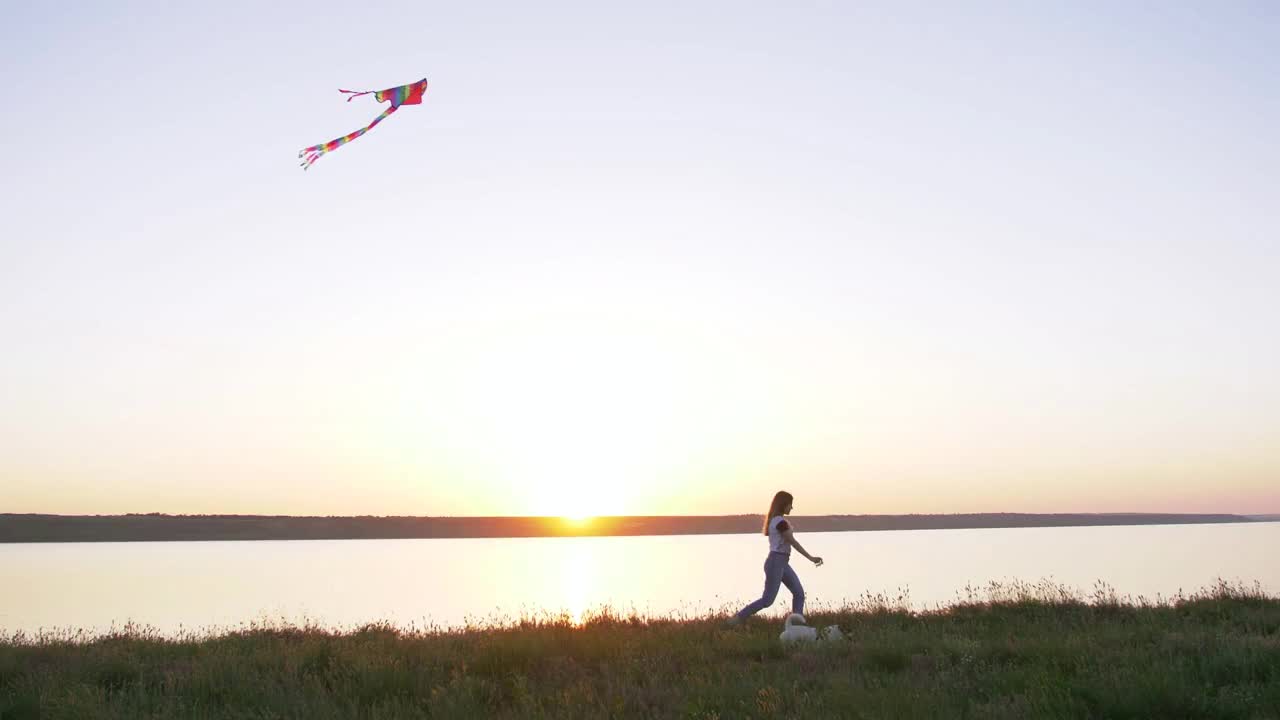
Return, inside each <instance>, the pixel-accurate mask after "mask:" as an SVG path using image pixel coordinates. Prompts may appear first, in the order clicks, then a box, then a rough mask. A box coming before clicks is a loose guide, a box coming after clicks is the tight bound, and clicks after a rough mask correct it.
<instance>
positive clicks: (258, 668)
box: [0, 582, 1280, 720]
mask: <svg viewBox="0 0 1280 720" xmlns="http://www.w3.org/2000/svg"><path fill="white" fill-rule="evenodd" d="M722 620H723V617H722V616H716V615H708V616H702V617H692V618H687V617H686V618H655V617H643V616H640V615H638V614H636V613H615V612H613V611H610V610H609V609H607V608H606V609H600V610H597V611H595V612H593V613H591V614H589V615H588V616H586V617H585V618H583V620H582V622H577V623H575V622H574V621H573V619H572V618H571V617H570V616H568V615H564V614H562V615H551V614H543V615H526V616H524V617H519V618H513V619H510V620H508V621H505V622H486V623H472V624H470V625H468V626H465V627H461V628H447V629H446V628H427V629H416V628H408V629H406V628H400V627H396V626H393V625H391V624H388V623H373V624H369V625H366V626H363V627H359V628H350V629H343V630H333V629H327V628H324V627H320V626H314V625H291V624H287V623H256V624H248V625H245V626H242V627H240V628H236V629H231V630H221V631H218V632H186V633H181V634H179V635H178V636H168V635H163V634H161V633H159V632H157V631H155V630H153V629H149V628H142V627H136V626H126V627H125V628H122V629H120V630H118V631H114V632H110V633H107V634H103V635H92V634H89V633H83V632H81V633H76V632H58V633H43V634H37V635H27V634H22V633H17V634H12V635H10V636H9V637H5V638H0V719H3V720H10V719H11V718H12V719H24V718H215V717H231V718H306V720H323V719H325V718H370V719H373V718H401V717H403V718H468V717H477V718H608V717H617V718H702V719H704V720H710V719H712V718H828V717H849V718H855V717H866V718H875V717H910V718H916V717H920V718H932V717H937V718H997V719H998V718H1023V717H1047V718H1058V717H1061V718H1076V717H1098V718H1166V717H1169V718H1175V717H1204V718H1280V598H1275V597H1271V596H1269V595H1267V594H1266V593H1264V592H1263V591H1262V589H1261V588H1260V587H1258V586H1256V585H1255V586H1251V587H1250V586H1242V585H1233V584H1230V583H1225V582H1220V583H1219V584H1218V585H1216V586H1214V587H1211V588H1207V589H1205V590H1202V591H1199V592H1196V593H1193V594H1190V595H1182V594H1181V593H1180V594H1178V595H1177V596H1175V597H1172V598H1157V599H1154V600H1147V599H1144V598H1130V597H1118V596H1117V595H1116V594H1115V592H1114V591H1113V590H1111V589H1110V588H1108V587H1106V586H1105V585H1099V586H1097V587H1095V589H1094V592H1093V593H1092V594H1090V595H1081V594H1079V593H1076V592H1074V591H1072V590H1070V589H1067V588H1063V587H1061V586H1058V585H1056V584H1054V583H1051V582H1043V583H1038V584H1026V583H1018V582H1009V583H994V584H992V585H990V586H987V587H984V588H966V589H965V590H964V591H962V593H961V595H960V596H959V597H958V599H957V602H956V603H954V604H952V605H950V606H947V607H939V608H935V609H932V610H926V611H913V610H912V609H911V608H910V603H909V601H908V599H907V596H906V593H905V592H903V593H900V594H898V595H897V596H892V595H886V594H879V595H864V596H863V597H862V598H859V599H857V600H854V601H852V602H848V603H845V604H844V605H842V606H840V607H831V608H821V609H818V610H817V611H815V612H813V613H812V614H811V615H810V617H809V620H810V623H811V624H814V625H832V624H835V625H839V626H840V627H841V628H842V630H843V631H844V633H845V635H846V639H845V640H843V641H840V642H834V643H823V644H817V645H812V646H806V647H801V648H797V649H791V650H788V649H785V648H783V646H782V645H781V644H780V643H779V642H778V638H777V634H778V632H779V630H780V627H779V624H778V623H777V622H775V621H774V620H773V619H772V618H760V619H756V620H753V621H752V622H751V623H748V624H747V625H746V626H745V627H743V628H738V629H732V630H728V629H725V628H724V627H723V626H722Z"/></svg>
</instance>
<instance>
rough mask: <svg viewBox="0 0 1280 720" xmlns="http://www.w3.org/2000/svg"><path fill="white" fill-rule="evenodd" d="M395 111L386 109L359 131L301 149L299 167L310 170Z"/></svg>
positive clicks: (392, 107) (394, 107)
mask: <svg viewBox="0 0 1280 720" xmlns="http://www.w3.org/2000/svg"><path fill="white" fill-rule="evenodd" d="M343 92H350V91H345V90H344V91H343ZM397 109H398V106H395V105H393V106H391V107H389V108H387V109H386V110H383V111H382V114H381V115H379V116H378V117H376V118H374V119H373V122H371V123H369V124H368V125H365V126H364V127H362V128H360V129H359V130H356V131H355V132H353V133H348V134H346V135H343V136H342V137H340V138H337V139H335V140H330V141H329V142H327V143H320V144H319V145H312V146H311V147H309V148H303V149H301V150H299V151H298V158H299V159H301V160H302V162H300V163H298V165H300V166H301V167H302V169H303V170H306V169H308V168H310V167H311V166H312V165H314V164H315V162H316V161H317V160H319V159H320V158H321V157H322V156H324V154H325V153H331V152H333V151H334V150H337V149H338V148H340V147H342V146H343V145H346V144H347V143H349V142H351V141H352V140H355V139H356V138H358V137H360V136H361V135H363V134H365V133H367V132H369V131H370V130H372V129H373V127H374V126H375V125H377V124H378V123H380V122H382V121H383V120H384V119H385V118H386V117H387V116H388V115H390V114H391V113H393V112H395V111H396V110H397Z"/></svg>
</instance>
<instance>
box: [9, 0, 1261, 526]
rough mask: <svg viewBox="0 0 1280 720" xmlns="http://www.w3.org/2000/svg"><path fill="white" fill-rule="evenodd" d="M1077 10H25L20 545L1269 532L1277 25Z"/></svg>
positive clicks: (1118, 7)
mask: <svg viewBox="0 0 1280 720" xmlns="http://www.w3.org/2000/svg"><path fill="white" fill-rule="evenodd" d="M1067 5H1070V7H1069V8H1068V7H1053V6H1052V4H1048V3H1032V4H1021V5H1016V6H1015V4H1006V3H972V4H968V5H967V6H966V7H964V8H961V7H960V5H958V4H941V5H939V4H938V3H919V4H913V3H902V2H876V3H797V4H772V5H759V6H753V5H750V4H744V3H740V2H684V1H681V2H646V3H597V2H585V1H584V2H557V1H556V0H552V1H551V2H547V3H521V2H468V3H459V2H453V3H433V2H407V1H401V0H392V1H390V2H381V3H370V4H355V3H350V2H343V3H338V2H316V3H307V4H298V3H292V2H280V3H259V2H247V1H241V0H232V1H231V2H225V3H204V4H198V3H197V4H195V6H193V5H192V4H191V3H177V4H174V3H161V2H127V1H126V2H93V3H74V2H72V3H69V4H41V3H27V4H23V5H21V6H15V7H13V8H9V9H6V22H5V23H4V24H3V25H2V26H0V72H2V76H3V78H4V93H5V100H4V102H3V104H0V145H2V149H3V157H4V160H5V168H4V171H3V172H2V173H0V191H2V192H0V348H2V352H0V512H50V513H68V514H80V513H90V514H91V513H123V512H170V513H262V514H294V515H309V514H322V515H323V514H341V515H347V514H375V515H530V514H539V515H541V514H547V515H562V514H563V515H584V514H729V513H758V512H762V511H764V509H765V506H766V504H767V502H768V500H769V497H770V496H771V495H772V493H773V492H774V491H775V490H777V489H779V488H785V489H788V490H790V491H791V492H793V493H794V494H795V495H796V513H797V514H801V515H804V514H828V513H908V512H919V513H940V512H984V511H1025V512H1057V511H1061V512H1112V511H1153V512H1155V511H1159V512H1170V511H1172V512H1239V513H1263V512H1273V513H1280V134H1278V133H1277V128H1280V52H1277V48H1280V5H1277V4H1276V3H1274V2H1225V3H1199V4H1195V3H1190V4H1187V3H1184V4H1176V3H1175V4H1174V5H1175V6H1176V5H1181V6H1180V7H1175V6H1169V7H1157V6H1155V5H1150V4H1147V5H1146V6H1145V7H1143V6H1140V4H1138V3H1132V4H1130V3H1115V2H1105V3H1104V2H1097V3H1069V4H1067ZM424 76H425V77H427V78H428V79H429V80H430V82H431V88H430V90H429V92H428V95H427V100H426V102H425V103H424V104H423V105H421V106H418V107H409V108H405V109H403V110H402V111H401V112H399V113H397V114H396V115H395V116H393V117H391V118H390V119H388V120H387V121H386V122H385V123H383V124H381V125H380V126H379V127H378V128H377V129H375V130H374V131H372V132H370V133H369V134H368V135H366V136H365V137H363V138H361V139H359V140H357V141H356V142H354V143H352V144H350V145H349V146H346V147H343V148H341V149H340V150H338V151H337V152H335V153H333V154H331V155H328V156H326V157H324V158H323V159H321V160H320V161H319V163H317V165H316V166H315V167H313V168H312V169H311V170H310V171H308V172H306V173H304V172H303V171H301V170H300V169H299V168H298V166H297V159H296V157H295V156H296V154H297V151H298V150H299V149H300V148H302V147H304V146H307V145H311V144H314V143H318V142H323V141H326V140H329V139H332V138H334V137H337V136H340V135H342V134H344V133H347V132H350V131H352V130H355V129H357V128H359V127H361V126H363V125H365V124H366V123H367V122H369V120H371V119H372V118H373V117H374V116H375V115H377V114H378V112H379V111H380V110H381V109H382V108H383V107H385V106H379V105H378V104H377V103H375V102H374V101H373V99H372V98H371V97H363V98H359V99H356V100H355V101H353V102H350V103H346V102H344V101H343V96H342V95H340V94H339V93H338V92H337V89H338V88H340V87H341V88H360V89H379V88H384V87H389V86H393V85H399V84H403V83H408V82H412V81H414V80H417V79H419V78H422V77H424Z"/></svg>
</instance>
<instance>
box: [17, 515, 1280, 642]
mask: <svg viewBox="0 0 1280 720" xmlns="http://www.w3.org/2000/svg"><path fill="white" fill-rule="evenodd" d="M800 538H801V541H802V542H803V543H804V544H805V547H806V548H808V549H809V550H810V552H813V553H814V554H816V555H821V556H823V557H824V558H825V559H826V565H825V566H823V567H821V568H814V567H813V566H812V565H810V564H809V563H808V561H806V560H804V559H803V558H801V557H799V556H798V555H796V556H794V558H793V565H794V566H795V567H796V568H797V570H798V572H799V573H800V577H801V580H802V581H803V582H804V585H805V589H806V591H807V594H808V596H809V599H810V603H811V605H812V604H813V603H826V604H838V603H839V602H840V601H842V600H844V599H845V598H848V599H857V598H858V597H860V596H862V595H863V594H864V593H867V592H870V593H879V592H884V593H887V594H889V595H891V596H894V597H896V596H897V595H898V591H899V588H906V589H908V590H909V597H910V601H911V603H912V604H913V605H914V606H915V607H918V608H920V607H932V606H934V605H938V604H947V603H949V602H951V601H954V600H955V599H956V598H957V597H958V594H959V593H960V591H961V590H962V589H963V588H964V587H965V585H966V584H971V585H975V586H980V585H985V584H986V583H987V582H988V581H991V580H1009V579H1013V578H1017V579H1021V580H1025V581H1031V582H1035V581H1039V580H1041V579H1044V578H1051V579H1052V580H1054V581H1056V582H1059V583H1062V584H1065V585H1067V586H1071V587H1075V588H1078V589H1079V590H1081V591H1082V592H1084V593H1086V594H1087V593H1089V592H1091V591H1092V589H1093V587H1094V583H1095V581H1099V580H1101V581H1104V582H1106V583H1109V584H1110V585H1112V586H1113V587H1114V588H1115V589H1116V590H1117V591H1118V592H1119V593H1121V594H1132V595H1144V596H1147V597H1149V598H1154V597H1156V596H1157V595H1163V596H1169V595H1172V594H1175V593H1177V592H1178V591H1179V589H1182V590H1184V591H1187V592H1191V591H1193V590H1196V589H1199V588H1201V587H1204V586H1207V585H1210V584H1212V583H1213V582H1215V580H1216V579H1217V578H1219V577H1221V578H1223V579H1227V580H1242V581H1246V582H1249V583H1252V582H1253V581H1255V580H1256V581H1258V582H1260V583H1261V584H1262V586H1263V588H1264V589H1265V590H1267V591H1268V592H1271V593H1278V592H1280V563H1277V562H1276V559H1275V558H1276V555H1275V553H1276V549H1277V548H1280V523H1257V524H1239V525H1158V526H1138V527H1081V528H1028V529H998V530H915V531H897V532H842V533H803V532H802V533H801V534H800ZM766 550H767V543H766V541H765V539H764V538H763V537H760V536H753V535H704V536H685V537H628V538H536V539H474V540H331V541H279V542H167V543H164V542H161V543H85V544H76V543H68V544H21V545H0V629H3V630H5V631H8V632H13V631H17V630H25V631H35V630H38V629H40V628H46V629H49V628H86V629H90V630H93V631H102V630H106V629H109V628H110V627H111V626H112V625H113V624H115V625H117V626H119V625H121V624H123V623H125V622H127V621H131V620H132V621H134V622H137V623H141V624H144V625H152V626H155V627H157V628H160V629H161V630H163V631H165V632H172V631H174V630H177V629H178V628H182V627H185V628H188V629H204V628H211V627H213V628H216V627H227V626H235V625H239V624H241V623H243V622H246V621H250V620H262V619H270V620H276V619H287V620H290V621H295V622H298V621H303V620H307V619H310V620H312V621H316V622H320V623H323V624H327V625H333V626H342V627H350V626H353V625H358V624H361V623H364V622H368V621H372V620H377V619H385V620H390V621H392V622H395V623H397V624H400V625H405V626H408V625H410V624H413V625H417V626H419V627H422V626H424V625H432V624H434V625H438V626H453V625H459V624H462V623H463V622H465V621H466V620H467V619H468V618H469V619H472V620H475V621H480V622H483V621H485V620H489V619H493V618H495V617H502V616H505V617H508V618H509V617H514V616H518V615H520V614H521V613H533V614H536V613H540V612H542V611H548V612H559V611H565V612H568V613H570V614H571V615H574V616H575V617H580V616H581V614H582V613H583V611H584V610H588V609H590V608H593V607H597V606H600V605H603V604H609V605H611V606H612V607H614V608H620V609H623V610H628V611H629V610H631V609H633V608H634V609H635V610H637V611H639V612H641V613H644V614H672V613H676V614H686V615H700V614H704V613H705V612H706V611H708V610H712V609H718V608H722V607H726V606H728V607H731V608H732V609H735V610H736V609H737V608H738V607H739V606H741V605H743V604H745V603H746V602H748V601H749V600H751V599H753V598H755V597H756V596H758V594H759V592H760V586H761V584H762V582H763V573H762V571H761V564H762V562H763V559H764V554H765V552H766ZM787 603H789V594H788V593H787V592H786V590H785V589H784V590H783V591H782V592H781V593H780V594H779V597H778V603H777V604H776V605H775V606H774V607H773V608H772V610H771V611H770V612H772V613H774V614H776V613H778V612H780V611H781V610H782V609H783V607H784V606H785V605H786V604H787Z"/></svg>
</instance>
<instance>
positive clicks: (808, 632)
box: [778, 613, 844, 645]
mask: <svg viewBox="0 0 1280 720" xmlns="http://www.w3.org/2000/svg"><path fill="white" fill-rule="evenodd" d="M804 622H805V621H804V616H803V615H801V614H800V613H791V614H790V615H788V616H787V619H786V621H785V622H784V623H783V624H782V628H783V629H782V633H781V634H779V635H778V639H779V640H781V641H782V643H783V644H784V645H790V644H792V643H800V642H813V641H814V640H817V639H818V629H817V628H813V627H809V626H808V625H805V624H804ZM822 639H823V640H826V641H827V642H837V641H840V640H843V639H844V634H843V633H841V632H840V628H839V627H838V626H836V625H828V626H826V627H824V628H822Z"/></svg>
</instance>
